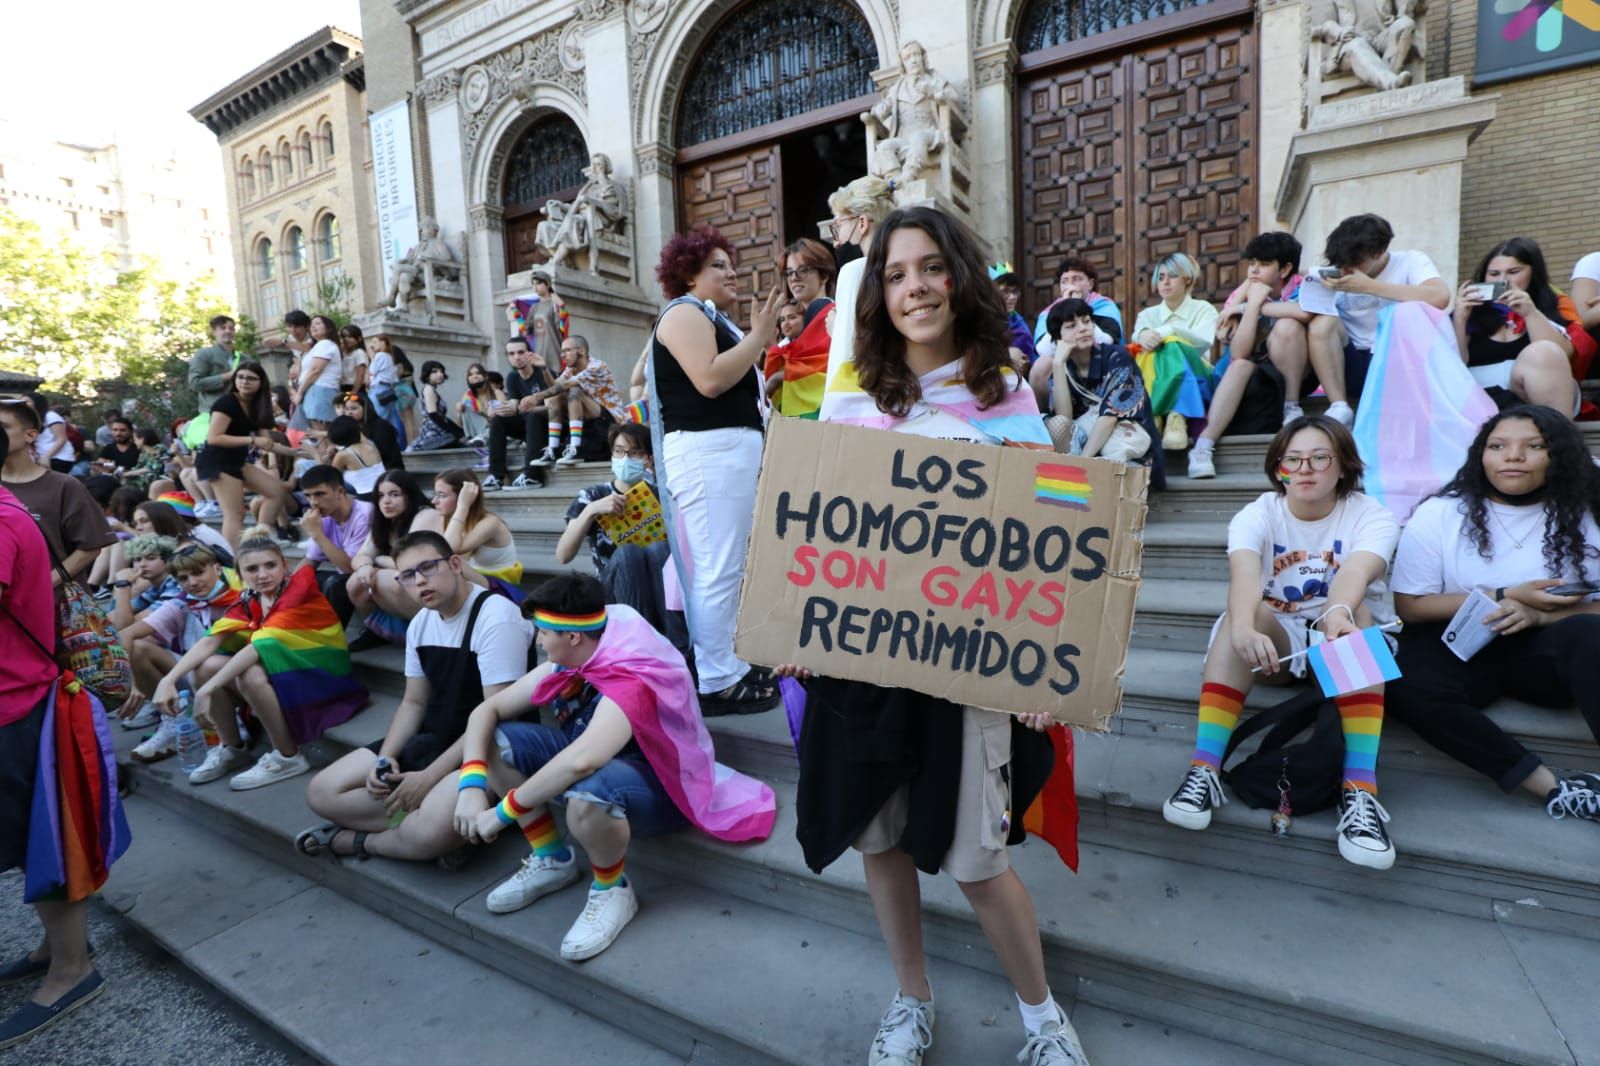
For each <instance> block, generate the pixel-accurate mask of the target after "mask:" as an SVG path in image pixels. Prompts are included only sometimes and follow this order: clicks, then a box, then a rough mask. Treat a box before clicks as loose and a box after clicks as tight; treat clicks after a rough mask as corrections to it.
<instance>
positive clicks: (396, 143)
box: [367, 100, 418, 288]
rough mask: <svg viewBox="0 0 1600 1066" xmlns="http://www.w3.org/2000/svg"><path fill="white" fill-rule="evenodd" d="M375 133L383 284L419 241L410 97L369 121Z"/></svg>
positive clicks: (374, 173) (374, 164) (374, 174)
mask: <svg viewBox="0 0 1600 1066" xmlns="http://www.w3.org/2000/svg"><path fill="white" fill-rule="evenodd" d="M367 128H368V129H369V130H370V131H371V134H372V184H373V191H374V193H375V196H374V200H375V202H376V203H377V205H378V240H379V242H380V247H379V249H378V254H379V256H380V257H381V258H382V260H383V284H384V287H385V288H387V287H388V285H389V282H390V281H391V280H393V274H394V264H395V260H397V259H399V258H401V257H402V256H404V255H405V254H406V252H407V251H409V250H410V249H411V248H412V247H413V246H414V245H415V244H416V243H417V240H418V236H417V180H416V174H415V172H414V171H413V169H412V159H411V105H410V101H408V100H401V101H399V102H398V103H393V104H390V105H389V106H388V107H386V108H384V109H383V110H382V111H374V112H373V113H372V116H371V118H369V119H368V120H367Z"/></svg>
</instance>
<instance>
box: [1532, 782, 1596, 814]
mask: <svg viewBox="0 0 1600 1066" xmlns="http://www.w3.org/2000/svg"><path fill="white" fill-rule="evenodd" d="M1544 809H1545V813H1547V814H1549V815H1550V817H1552V818H1565V817H1567V816H1568V815H1571V816H1572V817H1574V818H1583V819H1585V820H1587V821H1591V822H1600V774H1573V775H1572V776H1571V777H1564V778H1561V779H1560V780H1559V781H1557V782H1556V787H1555V788H1553V789H1551V790H1550V794H1549V795H1548V796H1546V797H1545V801H1544Z"/></svg>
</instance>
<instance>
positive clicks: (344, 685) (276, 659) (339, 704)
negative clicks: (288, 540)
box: [211, 566, 368, 742]
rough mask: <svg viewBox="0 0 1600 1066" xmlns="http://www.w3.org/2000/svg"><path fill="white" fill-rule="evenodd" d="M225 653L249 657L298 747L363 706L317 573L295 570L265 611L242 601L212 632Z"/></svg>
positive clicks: (249, 597)
mask: <svg viewBox="0 0 1600 1066" xmlns="http://www.w3.org/2000/svg"><path fill="white" fill-rule="evenodd" d="M211 635H212V636H214V637H221V638H223V641H222V647H223V650H224V651H227V652H229V653H232V652H237V651H241V650H243V648H244V647H245V645H247V644H248V645H249V646H250V647H252V648H254V649H255V650H256V655H257V656H259V657H260V659H261V668H262V669H263V670H265V671H266V672H267V677H268V679H269V680H271V682H272V691H273V692H274V693H276V694H277V696H278V706H279V708H280V709H281V710H282V711H283V717H284V721H285V722H287V723H288V725H289V731H290V732H291V733H293V734H294V739H295V740H296V741H297V742H301V741H307V740H315V739H316V738H317V737H319V736H321V735H322V734H323V733H324V732H325V731H327V730H328V729H330V728H332V727H333V726H336V725H339V724H340V723H341V722H346V721H349V719H350V718H351V717H352V716H353V715H354V714H355V713H356V712H357V711H359V710H360V709H361V708H363V707H365V706H366V705H367V700H368V692H367V688H366V686H365V685H363V684H362V683H361V682H359V681H357V680H356V679H355V675H354V673H353V672H352V671H351V667H350V649H349V647H348V646H347V645H346V644H345V639H344V627H343V626H342V625H340V624H339V616H338V615H337V614H335V613H334V610H333V605H332V604H330V603H329V602H328V601H327V599H326V598H325V597H324V596H323V595H322V590H321V589H320V588H318V587H317V575H316V571H315V570H313V569H312V568H311V567H309V566H308V567H303V568H301V569H299V570H296V571H295V572H294V574H293V575H292V576H291V577H290V578H289V581H288V583H287V584H286V585H285V586H284V589H283V592H282V593H281V594H280V595H279V596H278V599H277V601H276V602H275V603H273V605H272V609H271V610H270V611H266V610H264V609H263V607H262V605H261V600H260V598H259V597H257V596H256V595H255V594H254V593H246V594H245V595H244V596H243V597H242V598H241V599H240V600H239V602H238V603H236V604H234V605H233V606H232V607H230V608H229V609H228V613H227V614H225V615H223V616H222V617H221V618H219V619H218V620H217V621H216V622H215V623H214V624H213V625H212V626H211Z"/></svg>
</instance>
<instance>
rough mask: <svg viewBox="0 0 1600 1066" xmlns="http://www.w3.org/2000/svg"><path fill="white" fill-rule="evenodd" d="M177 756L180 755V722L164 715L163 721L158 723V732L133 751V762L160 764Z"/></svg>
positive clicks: (145, 739)
mask: <svg viewBox="0 0 1600 1066" xmlns="http://www.w3.org/2000/svg"><path fill="white" fill-rule="evenodd" d="M176 754H178V720H177V719H176V718H174V717H172V716H171V715H165V714H164V715H162V716H161V721H159V722H157V723H156V731H155V732H154V733H151V734H150V735H149V736H148V737H145V738H144V740H143V741H141V742H140V744H139V746H138V747H137V748H134V749H133V761H134V762H160V761H161V760H162V759H165V758H167V757H168V756H171V755H176Z"/></svg>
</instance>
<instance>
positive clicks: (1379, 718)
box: [1333, 690, 1383, 795]
mask: <svg viewBox="0 0 1600 1066" xmlns="http://www.w3.org/2000/svg"><path fill="white" fill-rule="evenodd" d="M1333 702H1334V704H1335V705H1337V706H1338V708H1339V725H1340V727H1341V728H1342V729H1343V730H1344V784H1345V787H1347V788H1359V789H1361V790H1363V791H1365V792H1371V793H1372V794H1373V795H1377V794H1378V741H1379V739H1381V735H1382V733H1383V692H1382V691H1381V690H1380V691H1378V692H1352V693H1350V694H1349V695H1348V696H1339V697H1336V698H1335V699H1334V701H1333Z"/></svg>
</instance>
